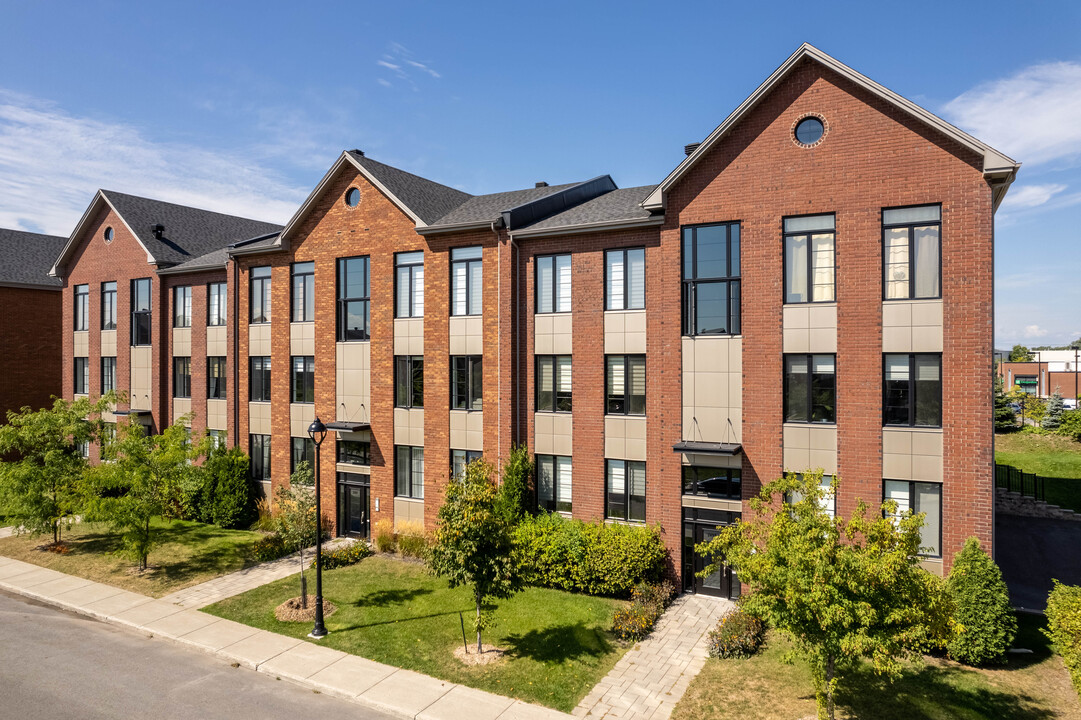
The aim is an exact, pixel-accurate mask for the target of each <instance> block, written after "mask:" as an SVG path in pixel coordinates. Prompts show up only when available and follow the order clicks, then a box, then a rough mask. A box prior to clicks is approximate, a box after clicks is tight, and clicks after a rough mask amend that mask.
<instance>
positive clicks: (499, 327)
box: [482, 220, 503, 482]
mask: <svg viewBox="0 0 1081 720" xmlns="http://www.w3.org/2000/svg"><path fill="white" fill-rule="evenodd" d="M496 222H498V221H497V220H493V221H492V234H493V235H495V249H496V266H497V271H496V275H495V279H496V292H495V297H496V308H497V310H496V345H495V347H496V356H495V358H496V359H495V363H496V364H495V372H496V375H495V390H496V397H498V398H499V403H498V404H499V411H498V412H496V416H495V421H496V430H495V442H496V448H498V449H497V450H496V456H497V457H498V456H499V453H500V452H502V449H503V423H502V422H501V418H500V415H502V414H503V396H502V394H501V392H502V388H503V244H502V243H501V242H500V241H499V231H498V230H496V227H495V224H496ZM482 332H483V330H482ZM501 482H502V480H501Z"/></svg>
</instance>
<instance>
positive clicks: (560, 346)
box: [533, 313, 573, 355]
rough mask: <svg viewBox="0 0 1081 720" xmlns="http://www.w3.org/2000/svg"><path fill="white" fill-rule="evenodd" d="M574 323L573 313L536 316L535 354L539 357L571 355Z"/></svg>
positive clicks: (534, 320)
mask: <svg viewBox="0 0 1081 720" xmlns="http://www.w3.org/2000/svg"><path fill="white" fill-rule="evenodd" d="M572 323H573V321H572V315H571V313H553V314H549V315H536V316H534V318H533V352H535V353H536V354H537V355H570V354H571V353H572V350H571V337H572V335H573V333H572V328H573V324H572Z"/></svg>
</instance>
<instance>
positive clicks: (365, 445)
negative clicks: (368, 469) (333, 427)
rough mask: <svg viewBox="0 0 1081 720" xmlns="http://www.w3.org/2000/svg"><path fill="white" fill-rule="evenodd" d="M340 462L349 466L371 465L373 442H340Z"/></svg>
mask: <svg viewBox="0 0 1081 720" xmlns="http://www.w3.org/2000/svg"><path fill="white" fill-rule="evenodd" d="M338 462H340V463H347V464H349V465H371V464H372V444H371V442H369V441H365V440H339V441H338Z"/></svg>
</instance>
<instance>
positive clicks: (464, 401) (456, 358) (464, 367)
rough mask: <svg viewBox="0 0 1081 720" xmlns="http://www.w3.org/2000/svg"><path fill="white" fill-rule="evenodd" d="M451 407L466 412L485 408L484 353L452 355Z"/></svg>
mask: <svg viewBox="0 0 1081 720" xmlns="http://www.w3.org/2000/svg"><path fill="white" fill-rule="evenodd" d="M478 376H479V377H478ZM450 409H451V410H464V411H466V412H480V411H482V410H483V409H484V356H483V355H451V356H450Z"/></svg>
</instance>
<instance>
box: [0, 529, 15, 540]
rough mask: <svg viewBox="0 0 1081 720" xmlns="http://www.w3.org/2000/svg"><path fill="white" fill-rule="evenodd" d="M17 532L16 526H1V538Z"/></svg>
mask: <svg viewBox="0 0 1081 720" xmlns="http://www.w3.org/2000/svg"><path fill="white" fill-rule="evenodd" d="M14 534H15V528H13V527H0V538H6V537H11V536H12V535H14Z"/></svg>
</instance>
